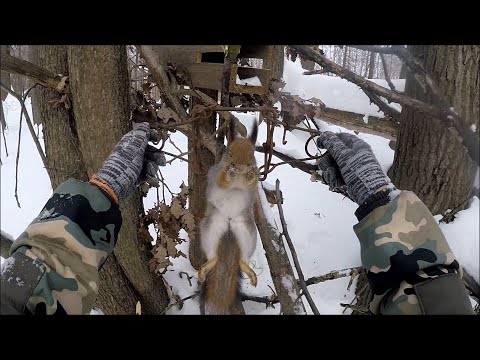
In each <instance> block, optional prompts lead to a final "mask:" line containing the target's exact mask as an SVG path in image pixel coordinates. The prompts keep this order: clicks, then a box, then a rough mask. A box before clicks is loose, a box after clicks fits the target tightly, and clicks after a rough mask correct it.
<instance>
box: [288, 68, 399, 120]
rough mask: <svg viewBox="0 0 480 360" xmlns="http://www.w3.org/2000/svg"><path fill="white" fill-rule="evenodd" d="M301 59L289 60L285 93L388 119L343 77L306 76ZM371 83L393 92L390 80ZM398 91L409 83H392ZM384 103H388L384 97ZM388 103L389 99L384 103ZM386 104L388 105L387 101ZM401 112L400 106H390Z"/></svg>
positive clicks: (377, 80) (328, 105)
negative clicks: (388, 82) (389, 84)
mask: <svg viewBox="0 0 480 360" xmlns="http://www.w3.org/2000/svg"><path fill="white" fill-rule="evenodd" d="M304 71H305V70H303V69H302V66H301V64H300V60H299V59H297V60H296V62H292V61H289V60H285V70H284V73H283V80H284V81H285V82H286V83H287V84H286V85H285V87H284V88H283V91H286V92H290V93H292V94H295V95H298V96H300V97H301V98H303V99H311V98H312V97H315V98H317V99H320V100H321V101H323V103H324V104H325V105H326V106H327V107H329V108H334V109H339V110H344V111H350V112H354V113H357V114H363V115H367V116H376V117H384V114H383V112H382V111H380V110H379V108H378V106H377V105H374V104H370V99H369V98H368V96H367V95H365V93H364V92H363V91H362V90H361V89H360V88H359V87H358V86H357V85H355V84H353V83H351V82H348V81H347V80H344V79H342V78H339V77H333V76H328V75H302V73H303V72H304ZM369 80H370V81H372V82H374V83H376V84H378V85H380V86H383V87H385V88H387V89H390V88H389V86H388V84H387V81H386V80H383V79H369ZM392 83H393V84H394V85H395V88H396V89H397V90H398V91H403V90H404V88H405V80H392ZM382 100H384V99H383V98H382ZM384 101H385V100H384ZM385 103H386V102H385ZM389 105H390V106H391V107H393V108H394V109H396V110H398V111H400V110H401V106H400V105H399V104H394V103H391V104H389Z"/></svg>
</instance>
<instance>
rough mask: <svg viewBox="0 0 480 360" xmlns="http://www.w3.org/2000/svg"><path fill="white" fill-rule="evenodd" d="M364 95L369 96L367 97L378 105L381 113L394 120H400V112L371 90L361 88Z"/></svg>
mask: <svg viewBox="0 0 480 360" xmlns="http://www.w3.org/2000/svg"><path fill="white" fill-rule="evenodd" d="M363 92H364V93H365V95H367V96H368V97H369V99H370V100H371V101H372V102H373V103H374V104H375V105H377V106H378V108H379V109H380V111H383V113H384V114H385V115H387V116H390V117H391V118H392V119H394V120H396V121H400V112H399V111H397V110H395V109H394V108H392V107H391V106H390V105H388V104H386V103H385V102H383V101H382V99H380V97H379V96H378V95H377V94H375V93H374V92H372V91H369V90H363Z"/></svg>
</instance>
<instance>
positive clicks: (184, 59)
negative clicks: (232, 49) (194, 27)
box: [152, 45, 223, 65]
mask: <svg viewBox="0 0 480 360" xmlns="http://www.w3.org/2000/svg"><path fill="white" fill-rule="evenodd" d="M152 48H153V49H154V51H155V52H156V53H157V54H158V56H159V57H160V59H162V60H164V61H172V62H174V63H176V64H178V65H183V64H188V63H195V62H197V54H198V53H206V52H221V53H223V48H222V46H221V45H156V46H152Z"/></svg>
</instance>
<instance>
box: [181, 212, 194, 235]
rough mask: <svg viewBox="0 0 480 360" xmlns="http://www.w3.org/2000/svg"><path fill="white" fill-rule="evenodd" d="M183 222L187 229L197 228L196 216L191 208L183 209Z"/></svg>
mask: <svg viewBox="0 0 480 360" xmlns="http://www.w3.org/2000/svg"><path fill="white" fill-rule="evenodd" d="M182 224H183V226H184V229H185V230H187V231H188V230H194V229H195V218H194V217H193V215H192V213H191V212H190V211H189V210H186V209H183V214H182Z"/></svg>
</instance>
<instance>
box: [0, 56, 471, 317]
mask: <svg viewBox="0 0 480 360" xmlns="http://www.w3.org/2000/svg"><path fill="white" fill-rule="evenodd" d="M302 72H303V69H301V67H300V65H299V61H297V62H296V63H292V62H291V61H288V60H285V72H284V80H285V81H286V82H287V85H286V87H285V89H284V90H285V91H289V92H291V93H292V94H298V95H300V96H301V97H303V98H305V99H309V98H312V97H316V98H318V99H320V100H322V101H323V102H324V103H325V104H326V105H327V106H328V107H333V108H337V109H342V110H347V111H353V112H357V113H360V114H366V115H371V116H379V117H381V116H383V114H382V113H379V112H378V108H377V107H376V106H375V105H371V104H370V103H369V100H368V98H367V97H366V96H365V95H364V94H363V93H362V92H361V90H360V89H358V88H357V87H356V86H355V85H353V84H350V83H348V82H347V81H345V80H342V79H340V78H333V77H328V76H323V75H315V76H302V75H301V74H302ZM376 82H377V83H378V84H379V85H382V86H387V85H386V83H385V81H384V80H376ZM395 85H396V87H397V89H399V90H403V85H404V82H403V81H397V82H395ZM4 107H5V115H6V119H7V124H8V130H7V131H6V138H7V146H8V150H9V156H8V157H6V154H5V147H4V144H3V139H2V144H1V159H2V162H3V165H2V166H1V229H2V230H4V231H6V232H8V233H10V234H11V235H12V236H13V237H14V238H15V237H17V236H18V235H19V234H20V233H21V232H22V231H23V230H24V229H25V227H26V226H27V225H28V223H29V222H30V221H31V220H32V219H33V218H34V217H35V216H36V215H37V214H38V212H39V211H40V210H41V208H42V206H43V205H44V203H45V202H46V200H47V199H48V198H49V196H50V195H51V193H52V189H51V187H50V182H49V179H48V176H47V173H46V170H45V169H44V168H43V165H42V162H41V160H40V157H39V156H38V154H37V152H36V149H35V145H34V143H33V141H32V139H31V137H30V134H29V133H28V129H27V128H26V126H25V124H24V128H23V129H22V132H23V136H22V144H21V146H22V148H21V153H20V164H19V184H18V194H19V201H20V205H21V206H22V207H21V208H20V209H19V208H18V207H17V204H16V201H15V198H14V187H15V156H16V153H17V150H16V146H17V145H16V142H17V134H18V120H19V114H20V107H19V105H18V103H17V102H16V100H15V99H13V98H12V97H8V99H7V101H6V103H4ZM236 115H237V116H238V117H239V118H240V119H241V120H242V122H243V123H244V124H245V125H246V126H247V127H250V126H251V124H252V121H253V120H254V115H253V114H242V113H238V114H236ZM317 123H318V124H319V126H320V128H321V130H330V131H344V132H351V131H349V130H346V129H343V128H340V127H338V126H332V125H329V124H327V123H326V122H324V121H322V120H321V119H319V120H318V121H317ZM281 133H282V132H281V131H276V133H275V143H276V144H277V147H276V149H278V150H280V151H282V152H285V153H289V154H295V156H299V157H305V156H306V155H305V153H304V149H303V148H304V143H305V140H306V139H307V135H306V134H305V133H304V132H300V131H294V132H292V133H288V134H287V138H286V139H287V141H288V142H287V144H286V145H282V141H281V140H282V139H281V136H282V134H281ZM351 133H353V132H351ZM40 137H42V135H41V131H40ZM265 137H266V128H265V125H264V124H262V125H260V128H259V136H258V143H259V144H260V143H262V142H263V141H264V139H265ZM359 137H360V138H362V139H364V140H365V141H367V142H368V143H369V144H370V145H371V146H372V148H373V151H374V153H375V155H376V156H377V157H378V159H379V162H380V164H381V166H382V169H383V170H384V171H385V172H386V171H387V170H388V168H389V166H390V165H391V164H392V162H393V151H392V150H391V149H390V147H389V146H388V140H386V139H384V138H381V137H378V136H374V135H366V134H359ZM172 138H173V140H174V142H175V144H176V146H178V147H179V148H180V149H181V150H182V151H184V150H186V148H187V139H186V138H185V137H184V136H183V135H181V134H179V132H176V133H174V134H172ZM42 142H43V140H42ZM165 150H166V151H169V152H173V153H177V150H175V148H174V147H173V145H171V144H169V143H167V145H166V148H165ZM314 151H315V148H314V144H313V143H311V144H310V152H311V153H313V152H314ZM256 157H257V161H258V163H259V164H260V165H261V164H263V155H262V154H256ZM279 161H280V160H278V159H276V158H275V157H274V160H273V162H279ZM161 170H162V174H163V176H164V177H165V181H166V182H167V183H168V185H169V187H170V188H171V189H172V191H179V190H178V187H179V186H180V184H181V182H182V181H185V183H186V182H187V167H186V164H185V163H183V162H180V161H175V162H173V163H172V164H170V165H167V166H166V167H164V168H162V169H161ZM277 178H278V179H279V180H280V187H281V189H282V191H283V195H284V204H283V208H284V212H285V217H286V221H287V224H288V230H289V233H290V236H291V238H292V240H293V242H294V245H295V248H296V251H297V254H298V257H299V260H300V263H301V266H302V270H303V272H304V275H305V277H306V278H308V277H311V276H318V275H322V274H325V273H328V272H330V271H332V270H341V269H345V268H349V267H354V266H359V265H361V262H360V247H359V244H358V240H357V238H356V237H355V234H354V232H353V230H352V226H353V225H354V224H355V223H356V222H357V221H356V218H355V216H354V211H355V209H356V205H355V204H353V203H352V202H351V201H350V200H348V199H345V198H343V196H341V195H340V194H337V193H332V192H330V191H328V187H327V186H325V185H322V184H321V183H319V182H311V180H310V176H309V175H308V174H305V173H303V172H301V171H299V170H296V169H292V168H291V167H289V166H288V165H282V166H279V167H277V168H276V169H275V170H274V171H273V172H272V173H270V174H269V175H268V178H267V180H266V181H265V186H266V187H269V188H272V187H274V185H275V181H276V179H277ZM165 195H166V200H167V202H169V200H170V196H169V194H168V192H166V194H165ZM154 202H156V193H155V191H154V190H151V191H150V193H149V194H148V196H147V197H146V198H145V201H144V203H145V207H146V208H147V209H148V208H150V207H152V206H153V204H154ZM479 209H480V205H479V200H478V198H475V199H474V201H473V203H472V205H471V207H470V208H469V209H467V210H464V211H461V212H460V213H459V214H458V217H457V219H456V220H455V221H454V222H453V223H450V224H441V225H440V226H441V228H442V230H443V231H444V233H445V235H446V237H447V239H448V241H449V243H450V245H451V247H452V249H453V251H454V252H455V254H456V255H457V257H458V259H459V261H460V262H461V263H462V265H463V266H464V267H465V268H466V269H467V270H468V271H469V272H470V273H471V275H472V276H473V277H474V278H475V279H476V280H477V281H478V280H479V216H478V214H479ZM271 211H272V215H273V218H274V219H275V222H276V223H277V224H279V225H280V221H279V216H278V210H277V208H276V207H272V208H271ZM436 219H437V220H439V219H440V216H436ZM152 235H153V234H152ZM183 235H184V236H186V234H185V233H184V234H183ZM179 247H180V249H181V250H182V251H183V252H184V253H185V254H188V241H187V242H184V243H182V244H181V245H180V246H179ZM2 261H3V259H2ZM172 262H173V266H172V267H171V268H170V270H169V271H168V272H167V273H166V274H165V279H166V280H167V282H168V283H169V284H170V286H172V290H173V292H174V293H175V294H177V295H178V296H180V297H181V298H183V297H186V296H189V295H192V294H193V293H194V292H195V291H196V290H197V283H196V281H192V286H190V285H189V282H188V280H187V279H186V278H185V276H183V277H182V278H180V272H187V273H188V274H189V275H193V276H194V277H195V279H196V272H195V270H194V269H193V268H192V266H191V265H190V263H189V261H188V259H185V258H182V257H179V258H177V259H173V260H172ZM250 265H251V267H252V268H253V269H254V270H255V272H256V273H257V276H258V286H257V288H253V287H252V286H251V285H250V283H249V281H248V280H247V279H245V280H244V281H243V284H242V286H243V291H244V292H245V293H246V294H249V295H258V296H269V295H271V293H272V292H271V290H270V288H269V286H271V287H272V288H273V282H272V279H271V276H270V271H269V268H268V264H267V261H266V258H265V255H264V250H263V248H262V243H261V241H260V239H259V240H258V243H257V248H256V251H255V253H254V255H253V257H252V260H251V263H250ZM193 280H194V279H193ZM349 280H350V279H349V278H348V277H346V278H341V279H337V280H331V281H327V282H324V283H320V284H317V285H313V286H310V287H309V290H310V292H311V294H312V297H313V299H314V301H315V303H316V305H317V307H318V309H319V311H320V313H321V314H341V313H342V311H343V308H342V307H341V306H340V305H339V304H340V303H349V302H350V301H351V300H352V299H353V297H354V289H355V283H354V284H353V285H352V287H351V289H350V291H347V285H348V283H349ZM304 304H305V306H306V308H307V311H308V313H312V311H311V310H310V308H309V307H308V303H307V302H306V301H304ZM244 307H245V310H246V312H247V314H278V313H279V306H276V307H275V309H272V308H268V309H266V308H265V305H263V304H258V303H254V302H250V301H247V302H245V303H244ZM198 313H199V307H198V298H196V299H193V300H187V301H186V302H185V304H184V306H183V308H182V309H178V308H177V307H173V308H171V309H170V310H169V312H168V314H198ZM345 313H348V311H347V312H345Z"/></svg>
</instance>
